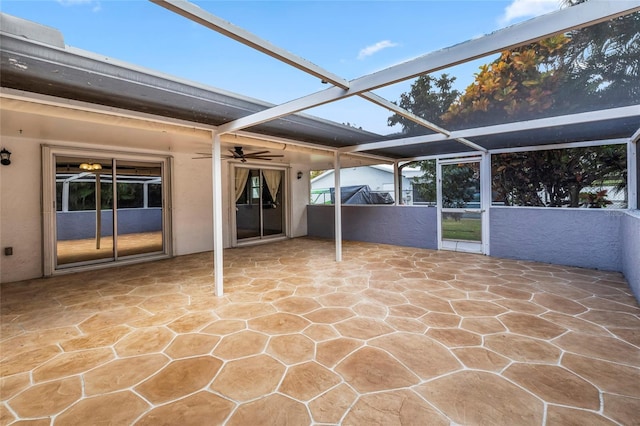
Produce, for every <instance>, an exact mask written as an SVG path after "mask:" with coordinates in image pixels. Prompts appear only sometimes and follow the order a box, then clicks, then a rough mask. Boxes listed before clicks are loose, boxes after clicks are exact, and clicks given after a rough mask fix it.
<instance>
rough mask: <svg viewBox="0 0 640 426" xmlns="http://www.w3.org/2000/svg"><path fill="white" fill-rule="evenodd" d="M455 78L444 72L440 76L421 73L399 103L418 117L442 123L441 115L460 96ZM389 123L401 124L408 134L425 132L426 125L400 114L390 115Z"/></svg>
mask: <svg viewBox="0 0 640 426" xmlns="http://www.w3.org/2000/svg"><path fill="white" fill-rule="evenodd" d="M455 80H456V78H455V77H450V76H449V75H447V74H442V75H441V76H440V77H439V78H435V77H432V76H430V75H421V76H420V77H418V78H417V79H416V81H414V82H413V84H412V85H411V89H410V90H409V92H407V93H403V94H401V95H400V102H399V103H397V105H398V106H400V107H401V108H404V109H406V110H407V111H410V112H412V113H413V114H415V115H417V116H418V117H421V118H424V119H425V120H427V121H430V122H432V123H435V124H438V125H442V119H441V116H442V115H443V114H444V113H445V112H447V110H448V109H449V107H450V106H451V104H452V103H453V101H454V100H455V99H456V98H457V97H458V96H460V92H459V91H458V90H456V89H453V83H454V82H455ZM387 124H388V125H389V126H394V125H396V124H400V125H401V126H402V133H404V134H407V135H410V134H416V133H424V127H422V126H421V125H419V124H417V123H414V122H413V121H411V120H408V119H406V118H404V117H402V116H400V115H398V114H394V115H392V116H391V117H389V118H388V120H387Z"/></svg>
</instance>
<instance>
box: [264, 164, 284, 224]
mask: <svg viewBox="0 0 640 426" xmlns="http://www.w3.org/2000/svg"><path fill="white" fill-rule="evenodd" d="M262 174H263V191H262V193H263V197H262V199H263V203H262V220H263V227H262V228H263V236H268V235H280V234H282V233H284V209H283V202H282V192H283V191H282V182H284V171H282V170H263V172H262Z"/></svg>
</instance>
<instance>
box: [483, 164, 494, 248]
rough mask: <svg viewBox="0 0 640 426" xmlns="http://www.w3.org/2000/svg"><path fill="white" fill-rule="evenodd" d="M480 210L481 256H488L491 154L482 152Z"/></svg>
mask: <svg viewBox="0 0 640 426" xmlns="http://www.w3.org/2000/svg"><path fill="white" fill-rule="evenodd" d="M480 191H481V193H480V202H481V205H480V209H481V210H482V213H481V216H480V217H481V218H482V254H485V255H487V256H489V255H490V254H491V249H490V244H489V242H490V233H491V227H490V221H489V215H490V213H491V198H492V194H491V154H489V153H486V152H483V153H482V158H481V160H480Z"/></svg>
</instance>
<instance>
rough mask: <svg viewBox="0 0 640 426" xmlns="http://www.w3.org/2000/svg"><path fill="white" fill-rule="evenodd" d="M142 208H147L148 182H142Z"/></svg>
mask: <svg viewBox="0 0 640 426" xmlns="http://www.w3.org/2000/svg"><path fill="white" fill-rule="evenodd" d="M142 197H143V198H142V208H145V209H147V208H149V182H145V183H143V184H142Z"/></svg>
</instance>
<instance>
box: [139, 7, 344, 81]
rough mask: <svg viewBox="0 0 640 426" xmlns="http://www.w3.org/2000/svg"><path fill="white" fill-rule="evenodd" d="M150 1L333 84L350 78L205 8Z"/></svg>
mask: <svg viewBox="0 0 640 426" xmlns="http://www.w3.org/2000/svg"><path fill="white" fill-rule="evenodd" d="M150 1H151V2H152V3H155V4H157V5H158V6H162V7H164V8H165V9H168V10H170V11H172V12H175V13H177V14H178V15H181V16H184V17H185V18H187V19H190V20H192V21H194V22H197V23H199V24H201V25H204V26H205V27H207V28H209V29H212V30H214V31H216V32H219V33H220V34H223V35H225V36H227V37H229V38H231V39H233V40H236V41H239V42H240V43H242V44H244V45H247V46H249V47H252V48H254V49H256V50H258V51H260V52H262V53H266V54H267V55H269V56H271V57H274V58H276V59H278V60H280V61H282V62H284V63H286V64H288V65H291V66H293V67H295V68H298V69H300V70H302V71H304V72H306V73H308V74H311V75H313V76H316V77H318V78H319V79H321V80H323V81H326V82H329V83H331V84H333V85H334V86H336V87H339V88H341V89H346V88H348V87H349V82H348V81H347V80H345V79H343V78H341V77H339V76H337V75H335V74H332V73H330V72H328V71H326V70H324V69H322V68H321V67H319V66H317V65H315V64H313V63H311V62H309V61H307V60H306V59H304V58H301V57H299V56H296V55H294V54H292V53H291V52H288V51H286V50H284V49H282V48H280V47H278V46H276V45H274V44H271V43H269V42H268V41H266V40H263V39H261V38H259V37H257V36H255V35H254V34H251V33H250V32H248V31H246V30H244V29H242V28H240V27H237V26H235V25H233V24H232V23H230V22H227V21H225V20H223V19H220V18H218V17H217V16H215V15H213V14H211V13H209V12H207V11H206V10H204V9H201V8H200V7H198V6H196V5H195V4H193V3H191V2H188V1H184V0H150Z"/></svg>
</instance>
